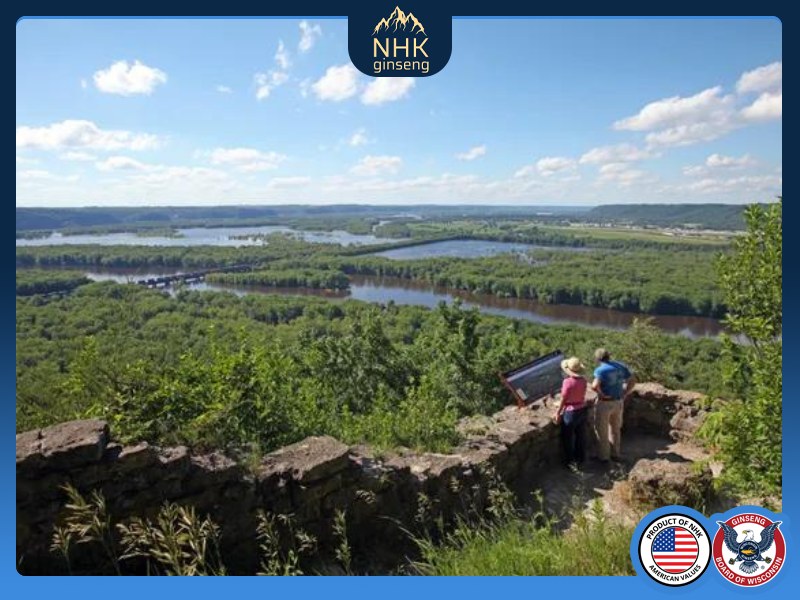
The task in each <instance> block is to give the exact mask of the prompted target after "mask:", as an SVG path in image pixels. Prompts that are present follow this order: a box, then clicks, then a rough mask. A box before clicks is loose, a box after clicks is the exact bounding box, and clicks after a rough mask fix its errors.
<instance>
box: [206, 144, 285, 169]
mask: <svg viewBox="0 0 800 600" xmlns="http://www.w3.org/2000/svg"><path fill="white" fill-rule="evenodd" d="M210 160H211V164H213V165H224V166H230V167H234V168H236V169H238V170H239V171H243V172H255V171H266V170H269V169H276V168H277V167H278V165H279V164H280V163H282V162H283V161H284V160H286V156H285V155H284V154H279V153H278V152H273V151H270V152H262V151H261V150H256V149H255V148H215V149H214V150H212V151H211V153H210Z"/></svg>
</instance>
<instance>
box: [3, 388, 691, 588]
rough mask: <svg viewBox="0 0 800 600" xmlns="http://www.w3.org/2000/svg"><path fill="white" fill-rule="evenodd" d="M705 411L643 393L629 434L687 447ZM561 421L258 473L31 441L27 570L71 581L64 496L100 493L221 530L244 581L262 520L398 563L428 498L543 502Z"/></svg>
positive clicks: (264, 467)
mask: <svg viewBox="0 0 800 600" xmlns="http://www.w3.org/2000/svg"><path fill="white" fill-rule="evenodd" d="M700 400H701V396H700V394H695V393H692V392H676V391H671V390H668V389H666V388H664V387H662V386H660V385H657V384H640V385H638V386H637V390H636V393H635V395H634V397H633V398H632V399H631V400H630V401H629V403H628V404H627V406H626V413H625V419H626V426H627V427H634V428H639V429H643V430H646V431H649V432H650V433H653V434H655V435H658V436H663V437H665V438H667V437H669V438H672V439H682V438H690V437H691V436H692V434H693V433H694V431H695V430H696V428H697V426H698V425H699V423H700V421H701V419H702V416H703V414H704V412H703V410H702V409H701V407H700ZM552 411H553V408H552V406H550V407H545V406H543V405H542V403H535V404H533V405H532V406H529V407H527V408H525V409H522V410H520V409H517V408H516V407H508V408H506V409H504V410H502V411H500V412H499V413H497V414H495V415H493V416H491V417H478V418H472V419H468V420H465V421H464V422H463V423H462V432H463V433H464V435H465V441H464V442H463V443H462V444H461V445H460V446H458V447H457V448H455V449H454V450H453V452H452V453H450V454H433V453H422V454H419V453H412V452H396V453H393V454H391V455H384V456H378V455H376V454H375V453H374V452H373V451H371V450H370V449H369V448H368V447H363V446H356V447H348V446H346V445H344V444H342V443H341V442H339V441H337V440H335V439H333V438H331V437H325V436H321V437H310V438H307V439H305V440H303V441H301V442H298V443H296V444H292V445H291V446H286V447H284V448H281V449H279V450H277V451H275V452H272V453H270V454H268V455H266V456H265V457H264V458H263V460H262V461H261V462H260V463H259V464H256V465H248V466H245V465H243V464H238V463H236V462H235V461H233V460H232V459H230V458H228V457H226V456H225V455H223V454H221V453H217V452H214V453H205V454H195V453H193V452H191V451H190V450H189V449H187V448H186V447H183V446H179V447H173V448H157V447H154V446H151V445H149V444H147V443H144V442H142V443H139V444H135V445H128V446H122V445H120V444H118V443H116V442H114V441H113V437H112V435H111V432H109V428H108V425H107V424H106V423H104V422H102V421H95V420H84V421H72V422H68V423H62V424H60V425H55V426H53V427H49V428H46V429H42V430H36V431H28V432H25V433H21V434H18V435H17V448H16V450H17V452H16V454H17V456H16V459H17V555H18V557H17V558H18V564H19V569H20V571H21V572H24V573H54V572H60V571H61V570H62V569H63V561H61V560H60V559H59V558H58V557H56V556H54V555H53V554H51V553H50V551H49V546H50V540H51V537H52V532H53V527H54V525H55V524H56V523H57V522H58V519H59V515H60V514H61V513H62V511H63V505H64V502H65V494H64V492H63V489H62V486H63V485H64V484H67V483H69V484H71V485H73V486H75V487H76V488H77V489H78V490H79V491H81V492H82V493H84V494H86V493H89V492H90V491H92V490H98V491H99V492H101V493H102V494H103V496H104V497H105V498H106V501H107V504H108V510H109V513H110V514H111V515H112V517H113V518H114V519H115V520H116V519H124V518H126V517H128V516H132V515H139V516H146V515H152V514H154V513H155V512H156V511H157V510H158V508H159V507H160V506H161V505H162V504H163V503H164V502H165V501H173V502H177V503H180V504H185V505H191V506H194V507H195V508H196V509H197V511H198V512H199V513H201V514H208V515H211V516H212V517H213V518H214V520H215V521H216V522H217V523H219V524H220V526H221V530H222V551H223V556H225V559H226V562H227V563H228V565H229V567H231V568H232V569H233V570H234V571H240V572H253V571H254V570H255V567H256V564H257V544H256V540H255V531H256V511H257V510H259V509H263V510H265V511H267V512H271V513H274V514H290V513H291V514H293V515H294V518H295V521H296V523H297V525H298V526H299V527H302V528H304V529H305V530H307V531H309V532H310V533H312V534H314V535H315V536H317V537H318V540H319V545H320V549H321V550H322V551H323V552H325V551H326V550H330V549H331V545H332V530H331V527H332V523H333V518H334V515H335V513H336V512H337V511H345V514H346V518H347V525H348V533H349V541H350V543H351V545H352V546H353V549H354V552H355V553H362V554H363V553H366V554H368V555H370V556H371V557H372V558H373V559H374V560H375V561H380V560H381V558H385V559H386V562H387V563H390V562H391V561H392V560H395V561H396V560H397V559H398V558H399V557H402V556H404V555H405V554H404V553H405V552H406V551H408V550H410V548H409V545H410V541H409V537H408V534H407V533H406V530H411V531H413V530H415V527H416V526H417V524H418V523H417V519H416V517H417V515H418V512H419V509H420V505H419V502H420V498H421V494H423V495H424V496H425V497H427V498H428V499H430V504H429V511H432V512H433V513H435V515H434V516H438V517H440V518H441V519H442V520H443V522H445V523H446V522H448V521H450V520H452V519H454V518H455V517H456V516H457V515H458V514H459V513H461V512H462V511H464V510H468V509H472V510H480V507H481V506H482V505H483V503H484V502H485V499H486V492H487V489H488V488H489V487H491V485H492V483H493V482H494V481H496V480H497V479H499V480H502V481H503V482H505V483H506V484H508V485H509V487H510V488H511V489H513V490H514V491H515V492H516V493H517V494H519V495H520V496H521V497H524V496H526V495H527V494H529V493H530V491H531V490H533V489H535V487H536V481H537V478H538V477H540V476H541V475H542V474H543V473H546V472H548V471H549V470H550V467H552V466H553V465H555V464H557V463H558V462H559V460H560V449H559V444H558V429H557V427H556V426H555V425H554V424H553V422H552V420H551V416H552ZM429 516H430V515H429ZM381 553H385V554H386V553H388V554H389V555H388V556H382V555H381ZM87 556H88V555H87ZM87 560H88V559H87Z"/></svg>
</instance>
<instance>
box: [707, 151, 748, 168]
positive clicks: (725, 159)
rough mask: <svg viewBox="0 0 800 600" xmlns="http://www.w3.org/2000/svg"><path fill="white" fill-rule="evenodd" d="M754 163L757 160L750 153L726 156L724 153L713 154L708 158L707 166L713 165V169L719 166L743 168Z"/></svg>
mask: <svg viewBox="0 0 800 600" xmlns="http://www.w3.org/2000/svg"><path fill="white" fill-rule="evenodd" d="M754 164H755V161H754V160H753V158H752V157H751V156H750V155H749V154H745V155H743V156H739V157H736V156H725V155H723V154H711V155H710V156H709V157H708V158H707V159H706V166H707V167H711V168H712V169H714V168H718V167H722V168H733V169H741V168H743V167H749V166H752V165H754Z"/></svg>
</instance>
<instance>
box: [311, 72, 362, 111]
mask: <svg viewBox="0 0 800 600" xmlns="http://www.w3.org/2000/svg"><path fill="white" fill-rule="evenodd" d="M311 91H312V92H314V95H315V96H316V97H317V98H318V99H319V100H328V101H331V102H341V101H342V100H347V99H348V98H352V97H353V96H355V95H356V94H357V93H358V71H357V70H356V68H355V67H354V66H353V65H350V64H346V65H339V66H334V67H328V68H327V70H326V71H325V74H324V75H323V76H322V77H320V78H319V79H318V80H317V81H315V82H314V83H312V84H311Z"/></svg>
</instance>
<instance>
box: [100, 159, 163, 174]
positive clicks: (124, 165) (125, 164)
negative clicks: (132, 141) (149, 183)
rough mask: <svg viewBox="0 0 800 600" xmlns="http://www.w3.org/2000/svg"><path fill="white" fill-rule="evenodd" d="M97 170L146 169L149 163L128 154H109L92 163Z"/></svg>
mask: <svg viewBox="0 0 800 600" xmlns="http://www.w3.org/2000/svg"><path fill="white" fill-rule="evenodd" d="M94 166H95V167H97V170H98V171H146V170H147V169H149V168H150V165H148V164H146V163H143V162H141V161H138V160H136V159H135V158H131V157H129V156H109V157H108V158H107V159H105V160H102V161H99V162H96V163H95V164H94Z"/></svg>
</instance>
